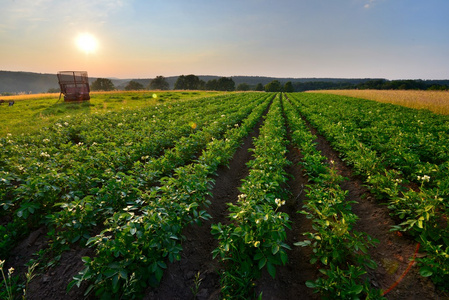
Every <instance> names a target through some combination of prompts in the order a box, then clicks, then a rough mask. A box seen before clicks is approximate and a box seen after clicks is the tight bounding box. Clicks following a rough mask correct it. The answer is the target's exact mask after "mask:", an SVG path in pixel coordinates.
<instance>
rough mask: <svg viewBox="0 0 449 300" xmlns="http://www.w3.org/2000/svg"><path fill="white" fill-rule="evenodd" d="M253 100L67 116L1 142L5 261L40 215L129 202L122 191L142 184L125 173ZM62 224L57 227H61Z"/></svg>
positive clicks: (1, 249) (223, 126) (214, 100)
mask: <svg viewBox="0 0 449 300" xmlns="http://www.w3.org/2000/svg"><path fill="white" fill-rule="evenodd" d="M245 100H248V102H246V101H245ZM251 100H252V98H249V99H242V98H241V97H236V96H233V97H229V96H228V97H216V98H211V99H202V100H196V101H190V102H181V103H168V104H163V105H162V106H155V107H151V108H147V109H141V110H136V111H123V112H120V113H110V114H106V115H92V116H83V117H78V118H66V119H65V120H61V121H60V122H57V123H55V124H53V125H52V126H50V127H49V128H46V129H44V130H42V131H41V133H40V134H38V135H32V136H19V137H14V138H13V137H11V136H7V137H6V138H3V139H1V140H0V144H1V145H2V147H3V149H4V151H3V152H2V153H1V156H2V160H1V161H2V164H1V165H0V168H1V169H0V173H1V177H2V181H1V182H0V195H1V199H2V202H1V203H0V205H1V206H2V208H3V210H2V212H1V214H5V213H9V215H10V217H11V218H12V221H11V222H9V223H8V224H7V225H6V226H0V233H2V236H5V239H4V240H3V241H2V245H0V254H2V256H4V255H6V253H7V251H8V249H9V248H11V247H12V246H13V245H14V241H15V239H17V238H18V235H19V232H26V229H27V228H29V227H32V226H36V224H39V223H40V222H43V221H49V222H50V223H52V222H53V221H51V220H52V219H53V216H52V215H50V216H49V220H46V219H44V218H43V216H45V215H46V214H48V213H50V212H57V211H58V210H60V208H62V211H64V210H66V209H69V210H70V209H72V208H71V207H69V206H70V205H71V203H76V202H78V203H81V206H79V205H78V206H77V205H75V206H74V208H73V210H75V211H76V209H77V207H78V209H81V210H86V211H89V210H91V209H90V208H92V206H89V204H88V203H87V202H86V201H85V200H88V199H90V198H93V197H95V198H100V199H101V198H109V199H115V198H116V197H118V199H125V200H124V201H126V198H127V197H132V196H133V195H135V193H134V194H133V195H129V196H128V195H123V194H121V192H120V189H121V187H122V186H123V185H126V184H130V181H133V180H134V181H137V182H136V185H141V184H142V182H141V181H142V180H140V179H139V180H138V179H136V178H133V177H130V174H128V173H129V172H130V170H131V169H133V168H134V167H135V165H136V164H139V162H140V163H145V162H146V161H148V160H149V159H151V158H154V157H157V156H158V155H160V154H161V153H163V151H164V149H167V148H170V147H174V146H175V144H176V141H177V140H178V139H180V138H183V137H185V138H187V137H188V136H190V135H193V134H194V133H196V132H199V131H201V132H202V130H201V129H202V128H203V127H206V128H208V127H211V126H214V125H215V122H217V123H218V124H221V131H224V130H225V129H226V127H227V126H231V124H226V122H225V120H227V119H226V118H225V117H220V113H223V112H229V113H235V112H238V106H237V107H235V106H236V104H238V103H250V102H251ZM229 104H232V105H230V106H229ZM248 105H250V104H248ZM227 107H229V108H227ZM232 107H234V108H232ZM217 116H218V118H217ZM232 125H234V124H233V123H232ZM219 126H220V125H215V127H219ZM205 132H207V130H206V131H205ZM183 141H184V140H183ZM127 181H128V183H124V182H127ZM114 191H115V192H114ZM114 201H115V200H114ZM58 203H60V204H59V205H56V204H58ZM67 203H68V205H67ZM80 222H83V220H80ZM59 223H60V222H55V224H57V225H59V226H60V225H61V224H59ZM86 223H87V222H86ZM66 225H69V224H68V223H66ZM76 226H77V224H73V225H72V226H71V227H72V228H73V227H76ZM63 227H64V226H63ZM3 232H5V234H3ZM6 232H8V233H9V234H8V235H6ZM76 236H77V235H75V237H76ZM78 236H79V235H78ZM60 242H63V241H62V240H61V241H60Z"/></svg>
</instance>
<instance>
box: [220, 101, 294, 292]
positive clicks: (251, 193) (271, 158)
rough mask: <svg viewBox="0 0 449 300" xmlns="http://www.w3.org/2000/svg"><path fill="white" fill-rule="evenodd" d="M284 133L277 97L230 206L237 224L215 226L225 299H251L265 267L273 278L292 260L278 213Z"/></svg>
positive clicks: (283, 218)
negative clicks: (277, 267)
mask: <svg viewBox="0 0 449 300" xmlns="http://www.w3.org/2000/svg"><path fill="white" fill-rule="evenodd" d="M285 135H286V129H285V126H284V125H283V118H282V111H281V106H280V98H279V95H278V97H277V98H276V99H275V100H274V103H273V104H272V106H271V108H270V111H269V112H268V115H267V118H266V120H265V123H264V125H263V126H262V128H261V129H260V135H259V138H258V139H256V140H255V141H254V147H255V148H254V150H253V152H254V154H253V155H254V160H252V161H250V162H249V163H248V166H249V167H250V173H249V175H248V176H247V177H246V178H245V180H244V182H243V184H242V186H241V188H240V191H241V192H242V194H240V195H239V199H238V201H237V204H229V211H230V214H229V218H230V219H231V220H232V223H230V224H228V225H222V224H220V223H219V224H214V225H212V234H213V235H215V237H216V238H217V239H218V240H219V246H218V248H216V249H215V250H214V251H213V256H214V257H219V258H220V259H221V261H222V262H223V263H224V264H225V270H224V272H223V273H222V276H221V282H222V294H223V296H224V297H225V298H226V297H231V296H232V297H235V298H239V299H240V298H242V299H243V298H247V297H249V296H250V295H251V289H252V287H253V286H254V280H255V279H256V278H258V277H259V276H260V270H261V269H262V268H264V267H266V268H267V271H268V273H269V274H270V275H271V276H272V277H273V278H274V277H275V276H276V268H275V266H276V265H281V264H285V263H286V262H287V254H286V250H288V249H290V247H289V246H288V245H287V244H286V243H285V242H284V241H285V239H286V232H285V228H290V226H289V218H288V215H287V214H285V213H281V212H277V210H278V208H279V207H280V206H282V205H283V204H285V201H284V200H281V197H283V196H285V191H284V190H283V188H282V185H283V184H285V182H286V181H287V176H286V173H285V171H284V168H285V167H286V166H287V165H288V161H287V159H286V158H285V153H286V151H287V150H286V148H285V147H286V146H285V145H286V142H285V139H284V138H285Z"/></svg>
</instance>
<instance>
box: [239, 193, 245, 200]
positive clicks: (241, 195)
mask: <svg viewBox="0 0 449 300" xmlns="http://www.w3.org/2000/svg"><path fill="white" fill-rule="evenodd" d="M238 198H239V200H243V199H245V198H246V194H240V195H238Z"/></svg>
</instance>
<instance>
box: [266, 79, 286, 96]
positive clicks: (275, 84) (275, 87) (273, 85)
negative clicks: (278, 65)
mask: <svg viewBox="0 0 449 300" xmlns="http://www.w3.org/2000/svg"><path fill="white" fill-rule="evenodd" d="M264 89H265V92H275V93H276V92H282V84H281V83H280V82H279V80H273V81H271V82H270V83H267V84H266V85H265V87H264Z"/></svg>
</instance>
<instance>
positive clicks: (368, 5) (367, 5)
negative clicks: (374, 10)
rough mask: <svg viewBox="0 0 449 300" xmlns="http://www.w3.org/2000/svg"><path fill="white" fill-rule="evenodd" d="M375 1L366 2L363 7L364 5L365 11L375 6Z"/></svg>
mask: <svg viewBox="0 0 449 300" xmlns="http://www.w3.org/2000/svg"><path fill="white" fill-rule="evenodd" d="M376 2H377V1H376V0H368V3H366V4H365V5H364V7H365V8H366V9H369V8H371V7H373V6H374V5H375V4H376Z"/></svg>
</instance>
